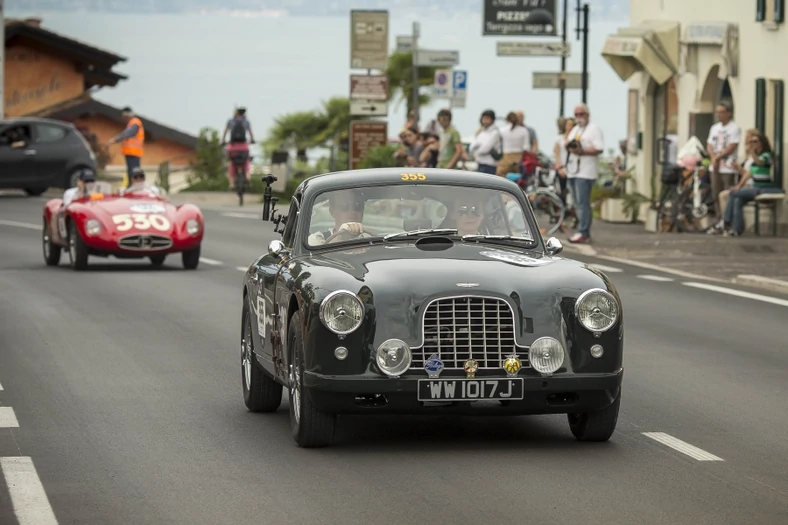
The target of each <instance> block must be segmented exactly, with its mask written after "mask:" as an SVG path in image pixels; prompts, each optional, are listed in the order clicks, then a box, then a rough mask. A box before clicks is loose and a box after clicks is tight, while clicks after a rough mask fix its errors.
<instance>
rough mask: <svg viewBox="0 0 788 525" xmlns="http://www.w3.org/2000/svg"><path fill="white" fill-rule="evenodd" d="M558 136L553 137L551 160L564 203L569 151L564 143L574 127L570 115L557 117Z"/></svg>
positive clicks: (573, 121) (573, 120)
mask: <svg viewBox="0 0 788 525" xmlns="http://www.w3.org/2000/svg"><path fill="white" fill-rule="evenodd" d="M557 124H558V136H557V137H556V138H555V145H554V146H553V160H554V161H555V169H556V171H557V172H558V182H559V183H560V184H561V200H563V201H564V204H566V166H565V164H566V159H567V158H568V156H569V152H568V151H567V150H566V143H567V141H568V140H569V132H570V131H572V128H574V127H575V124H576V123H575V119H573V118H572V117H569V118H567V117H558V122H557Z"/></svg>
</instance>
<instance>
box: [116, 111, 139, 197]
mask: <svg viewBox="0 0 788 525" xmlns="http://www.w3.org/2000/svg"><path fill="white" fill-rule="evenodd" d="M123 120H125V121H126V129H124V130H123V133H121V134H120V135H118V136H116V137H115V138H113V139H112V140H110V142H109V143H110V144H117V143H118V142H121V141H123V142H122V143H121V150H120V152H121V153H122V154H123V156H124V157H125V158H126V176H125V177H124V178H123V187H124V188H128V187H129V186H130V185H131V174H132V172H133V171H134V170H135V169H136V168H139V167H141V159H142V150H143V146H144V144H145V128H144V127H143V126H142V121H141V120H140V119H139V118H137V117H135V116H134V113H133V112H132V111H131V108H130V107H128V106H127V107H125V108H123Z"/></svg>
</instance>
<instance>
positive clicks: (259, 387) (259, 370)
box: [241, 298, 282, 412]
mask: <svg viewBox="0 0 788 525" xmlns="http://www.w3.org/2000/svg"><path fill="white" fill-rule="evenodd" d="M249 310H250V308H249V300H248V298H245V299H244V306H243V314H242V324H241V385H242V387H243V394H244V405H246V408H247V409H249V411H250V412H276V410H277V409H278V408H279V407H280V406H281V405H282V385H280V384H279V383H277V382H276V381H274V379H273V378H271V377H269V376H268V375H267V374H266V373H265V370H263V367H262V366H260V363H258V362H257V359H256V358H255V356H254V339H253V338H252V316H251V312H250V311H249Z"/></svg>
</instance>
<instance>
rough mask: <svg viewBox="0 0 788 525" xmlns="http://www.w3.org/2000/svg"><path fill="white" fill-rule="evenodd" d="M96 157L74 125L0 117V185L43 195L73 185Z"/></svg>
mask: <svg viewBox="0 0 788 525" xmlns="http://www.w3.org/2000/svg"><path fill="white" fill-rule="evenodd" d="M84 169H89V170H93V171H94V172H96V156H95V155H94V154H93V150H92V149H91V148H90V144H88V141H87V140H85V138H84V137H83V136H82V134H81V133H80V132H79V131H78V130H77V128H76V127H75V126H74V125H73V124H69V123H68V122H61V121H59V120H51V119H44V118H14V119H8V120H0V188H2V189H20V190H25V192H26V193H27V194H28V195H41V194H42V193H44V192H45V191H46V190H47V188H63V189H67V188H72V187H74V186H76V177H77V175H78V174H79V173H80V172H81V171H82V170H84Z"/></svg>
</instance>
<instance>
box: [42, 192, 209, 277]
mask: <svg viewBox="0 0 788 525" xmlns="http://www.w3.org/2000/svg"><path fill="white" fill-rule="evenodd" d="M204 230H205V227H204V221H203V216H202V212H200V209H199V208H198V207H197V206H195V205H193V204H180V205H174V204H172V203H170V202H169V201H167V200H165V199H163V198H161V197H160V196H158V195H156V194H155V193H153V192H151V191H149V190H148V189H146V190H142V191H131V192H129V191H126V192H118V191H115V192H113V191H112V187H111V186H110V185H109V184H106V183H101V182H98V183H96V184H95V185H94V186H93V187H92V188H90V193H89V195H87V196H86V195H77V196H76V197H75V198H74V199H73V200H71V201H70V202H69V203H68V204H67V205H64V202H63V199H51V200H50V201H48V202H47V203H46V205H44V220H43V228H42V242H43V248H44V260H45V261H46V264H47V265H48V266H57V265H58V264H59V262H60V253H61V250H63V249H66V250H67V251H68V255H69V261H70V266H71V268H73V269H74V270H84V269H85V268H87V266H88V256H90V255H94V256H97V257H109V256H113V257H116V258H118V259H143V258H145V257H147V258H149V259H150V261H151V263H152V264H153V266H156V267H158V266H161V265H162V264H164V259H165V258H166V257H167V255H169V254H172V253H180V254H181V257H182V259H183V267H184V268H186V269H188V270H194V269H195V268H197V266H198V265H199V263H200V244H201V243H202V239H203V232H204Z"/></svg>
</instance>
